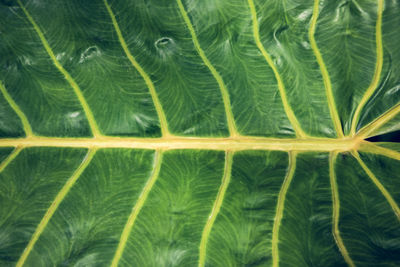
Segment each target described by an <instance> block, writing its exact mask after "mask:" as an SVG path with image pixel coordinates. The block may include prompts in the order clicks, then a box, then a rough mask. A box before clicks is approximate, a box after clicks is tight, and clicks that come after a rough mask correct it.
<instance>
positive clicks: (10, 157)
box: [0, 147, 23, 173]
mask: <svg viewBox="0 0 400 267" xmlns="http://www.w3.org/2000/svg"><path fill="white" fill-rule="evenodd" d="M22 149H23V148H22V147H16V148H15V149H14V150H13V151H12V152H11V153H10V154H9V155H8V156H7V158H6V159H5V160H3V161H2V162H1V163H0V173H1V172H2V171H4V169H5V168H6V167H7V166H8V164H10V162H11V161H13V160H14V159H15V158H16V157H17V156H18V154H19V152H21V150H22Z"/></svg>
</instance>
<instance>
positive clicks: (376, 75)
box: [350, 0, 384, 135]
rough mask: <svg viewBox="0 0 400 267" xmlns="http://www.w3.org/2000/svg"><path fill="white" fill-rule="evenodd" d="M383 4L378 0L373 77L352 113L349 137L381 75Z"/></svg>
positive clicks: (382, 1)
mask: <svg viewBox="0 0 400 267" xmlns="http://www.w3.org/2000/svg"><path fill="white" fill-rule="evenodd" d="M383 4H384V0H378V18H377V21H376V28H375V38H376V64H375V72H374V77H373V78H372V81H371V83H370V85H369V87H368V89H367V91H366V92H365V93H364V95H363V97H362V99H361V101H360V103H359V104H358V106H357V109H356V111H355V113H354V116H353V120H352V123H351V131H350V134H351V135H355V134H356V128H357V123H358V121H359V119H360V113H361V110H362V109H363V107H364V106H365V104H366V103H367V101H368V100H369V99H370V98H371V96H372V94H373V93H374V92H375V90H376V88H377V87H378V85H379V80H380V77H381V73H382V66H383V46H382V12H383Z"/></svg>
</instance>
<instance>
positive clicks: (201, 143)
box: [0, 137, 359, 151]
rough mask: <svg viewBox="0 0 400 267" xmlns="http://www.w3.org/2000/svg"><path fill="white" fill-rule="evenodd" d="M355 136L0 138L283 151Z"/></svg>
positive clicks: (346, 144) (317, 147)
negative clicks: (334, 137)
mask: <svg viewBox="0 0 400 267" xmlns="http://www.w3.org/2000/svg"><path fill="white" fill-rule="evenodd" d="M358 144H359V141H358V140H352V139H330V138H315V139H278V138H263V137H260V138H257V137H249V138H244V137H243V138H240V139H235V138H201V137H176V138H130V137H129V138H120V137H105V138H57V137H32V138H7V139H0V147H16V146H22V147H42V146H45V147H97V148H143V149H207V150H232V151H239V150H282V151H291V150H299V151H332V150H340V151H349V150H352V149H354V148H355V147H357V145H358Z"/></svg>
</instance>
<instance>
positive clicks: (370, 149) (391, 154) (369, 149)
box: [358, 141, 400, 160]
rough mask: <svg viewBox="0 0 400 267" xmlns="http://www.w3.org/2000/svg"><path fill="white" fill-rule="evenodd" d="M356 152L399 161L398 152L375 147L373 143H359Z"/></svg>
mask: <svg viewBox="0 0 400 267" xmlns="http://www.w3.org/2000/svg"><path fill="white" fill-rule="evenodd" d="M358 150H359V151H362V152H366V153H373V154H379V155H383V156H385V157H388V158H392V159H395V160H400V153H399V152H397V151H394V150H391V149H388V148H384V147H380V146H377V145H375V144H373V143H369V142H366V141H364V142H361V144H360V146H359V149H358Z"/></svg>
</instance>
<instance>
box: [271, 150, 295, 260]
mask: <svg viewBox="0 0 400 267" xmlns="http://www.w3.org/2000/svg"><path fill="white" fill-rule="evenodd" d="M296 156H297V153H296V152H290V153H289V168H288V172H287V174H286V177H285V180H284V181H283V183H282V187H281V190H280V191H279V196H278V203H277V205H276V214H275V220H274V226H273V228H272V240H271V247H272V266H273V267H278V266H279V249H278V243H279V228H280V226H281V220H282V216H283V209H284V206H285V199H286V193H287V191H288V189H289V186H290V183H291V182H292V178H293V175H294V172H295V170H296Z"/></svg>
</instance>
